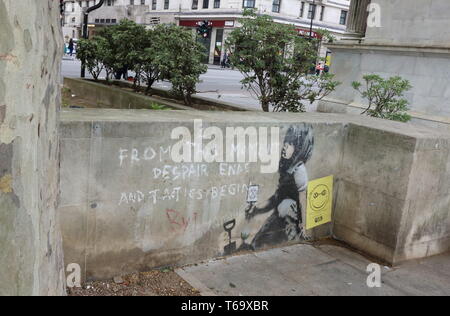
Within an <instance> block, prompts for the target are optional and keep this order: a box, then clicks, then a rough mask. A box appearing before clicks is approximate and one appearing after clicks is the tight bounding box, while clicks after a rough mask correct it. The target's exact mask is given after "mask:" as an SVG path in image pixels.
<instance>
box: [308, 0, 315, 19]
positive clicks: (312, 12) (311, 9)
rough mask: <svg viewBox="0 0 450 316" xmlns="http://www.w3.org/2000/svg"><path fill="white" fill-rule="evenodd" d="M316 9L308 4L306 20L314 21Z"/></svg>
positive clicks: (313, 5)
mask: <svg viewBox="0 0 450 316" xmlns="http://www.w3.org/2000/svg"><path fill="white" fill-rule="evenodd" d="M316 8H317V6H316V5H315V4H312V3H311V4H309V11H308V19H311V20H314V19H315V18H316Z"/></svg>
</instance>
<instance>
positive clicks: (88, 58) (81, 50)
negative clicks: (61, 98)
mask: <svg viewBox="0 0 450 316" xmlns="http://www.w3.org/2000/svg"><path fill="white" fill-rule="evenodd" d="M102 56H103V54H102V51H101V45H100V43H99V41H98V40H97V39H96V38H94V39H92V40H84V39H81V40H80V41H79V42H78V48H77V57H78V58H79V59H80V60H81V61H84V63H85V65H86V68H87V69H88V71H89V73H90V74H91V75H92V77H94V80H96V81H97V80H98V76H99V75H100V73H101V71H102V70H103V58H102Z"/></svg>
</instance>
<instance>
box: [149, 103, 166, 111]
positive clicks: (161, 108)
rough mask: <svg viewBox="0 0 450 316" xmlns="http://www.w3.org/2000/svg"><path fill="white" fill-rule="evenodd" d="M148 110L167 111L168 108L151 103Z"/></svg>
mask: <svg viewBox="0 0 450 316" xmlns="http://www.w3.org/2000/svg"><path fill="white" fill-rule="evenodd" d="M150 109H152V110H169V108H168V107H167V106H165V105H163V104H159V103H155V102H152V103H150Z"/></svg>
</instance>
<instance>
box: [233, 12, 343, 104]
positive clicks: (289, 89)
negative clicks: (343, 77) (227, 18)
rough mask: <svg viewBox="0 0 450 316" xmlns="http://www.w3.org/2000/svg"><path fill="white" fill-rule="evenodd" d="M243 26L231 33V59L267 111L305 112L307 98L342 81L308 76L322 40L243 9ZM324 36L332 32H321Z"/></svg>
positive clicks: (323, 93) (326, 91)
mask: <svg viewBox="0 0 450 316" xmlns="http://www.w3.org/2000/svg"><path fill="white" fill-rule="evenodd" d="M240 23H241V27H240V28H236V29H235V30H233V32H231V34H230V36H229V37H228V39H227V43H226V47H227V50H228V51H229V52H230V53H231V54H230V60H231V63H232V65H233V66H234V67H236V68H237V69H238V70H239V71H240V72H241V73H242V74H243V75H244V79H243V80H242V81H241V83H242V84H243V87H244V88H246V89H248V90H249V91H251V92H253V93H254V94H255V95H256V96H257V98H258V100H259V101H260V104H261V107H262V109H263V110H264V111H266V112H268V111H269V110H270V107H271V106H272V107H273V108H274V110H275V111H292V112H304V111H305V105H304V101H308V102H311V103H312V102H314V101H315V100H318V99H321V98H323V97H324V96H326V95H328V94H329V93H330V92H332V91H333V90H334V89H335V88H336V86H337V85H338V84H339V83H338V82H336V81H333V80H332V79H333V76H332V75H326V76H322V77H321V78H317V77H315V76H308V72H309V71H310V69H311V68H315V65H316V62H317V61H318V60H320V58H319V56H318V46H319V44H320V41H321V39H319V38H305V37H302V36H300V35H299V34H298V32H296V30H295V27H294V26H293V25H286V24H280V23H275V22H274V21H273V19H272V18H271V17H270V16H267V15H262V16H257V15H256V14H255V13H254V11H252V10H245V11H244V18H242V19H241V20H240ZM321 38H322V39H326V38H329V33H327V32H322V37H321Z"/></svg>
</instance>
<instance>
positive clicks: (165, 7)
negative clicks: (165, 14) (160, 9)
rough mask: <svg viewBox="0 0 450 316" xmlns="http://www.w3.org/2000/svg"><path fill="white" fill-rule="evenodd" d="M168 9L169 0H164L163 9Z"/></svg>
mask: <svg viewBox="0 0 450 316" xmlns="http://www.w3.org/2000/svg"><path fill="white" fill-rule="evenodd" d="M167 9H169V0H164V10H167Z"/></svg>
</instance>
